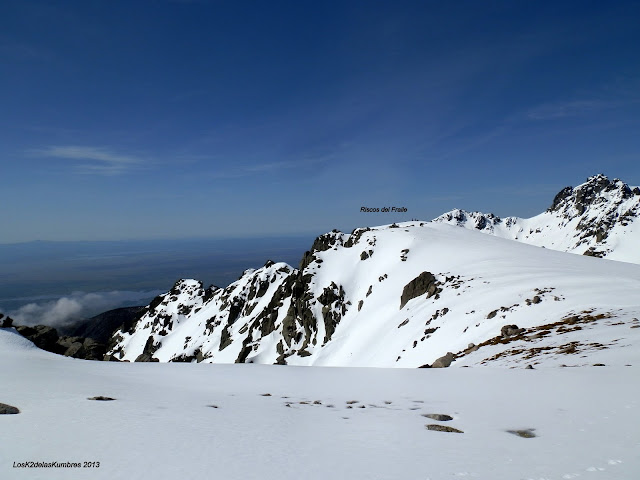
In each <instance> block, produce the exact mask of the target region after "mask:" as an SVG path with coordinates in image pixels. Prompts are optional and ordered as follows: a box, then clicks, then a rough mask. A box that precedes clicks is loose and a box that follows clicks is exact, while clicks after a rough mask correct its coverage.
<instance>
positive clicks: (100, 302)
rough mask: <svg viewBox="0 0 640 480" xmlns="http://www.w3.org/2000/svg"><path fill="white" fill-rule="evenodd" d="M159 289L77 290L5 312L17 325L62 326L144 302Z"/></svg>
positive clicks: (157, 292)
mask: <svg viewBox="0 0 640 480" xmlns="http://www.w3.org/2000/svg"><path fill="white" fill-rule="evenodd" d="M159 293H161V291H159V290H153V291H141V292H132V291H119V290H114V291H112V292H98V293H84V292H74V293H72V294H71V295H69V296H66V297H61V298H58V299H57V300H49V301H44V302H32V303H28V304H26V305H23V306H22V307H20V308H18V309H17V310H14V311H10V312H5V313H7V315H8V316H10V317H11V318H13V319H14V320H15V323H16V324H18V325H38V324H43V325H51V326H63V325H66V324H69V323H72V322H74V321H76V320H79V319H83V318H89V317H92V316H94V315H97V314H99V313H102V312H105V311H107V310H112V309H114V308H119V307H122V306H126V305H135V304H140V305H141V304H145V303H147V302H148V301H149V299H151V298H153V297H154V296H156V295H157V294H159Z"/></svg>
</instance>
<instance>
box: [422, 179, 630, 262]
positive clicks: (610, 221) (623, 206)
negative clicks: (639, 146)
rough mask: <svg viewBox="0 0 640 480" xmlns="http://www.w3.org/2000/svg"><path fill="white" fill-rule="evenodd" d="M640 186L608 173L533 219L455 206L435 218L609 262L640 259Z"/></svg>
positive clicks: (560, 198) (560, 196) (563, 193)
mask: <svg viewBox="0 0 640 480" xmlns="http://www.w3.org/2000/svg"><path fill="white" fill-rule="evenodd" d="M639 215H640V188H639V187H630V186H629V185H627V184H626V183H624V182H622V181H621V180H619V179H617V178H616V179H614V180H609V179H608V178H607V177H606V176H605V175H595V176H592V177H589V178H588V179H587V181H586V182H585V183H583V184H581V185H578V186H577V187H566V188H564V189H563V190H562V191H560V192H559V193H558V194H557V195H556V196H555V198H554V199H553V203H552V205H551V206H550V207H549V209H547V211H545V212H543V213H541V214H540V215H536V216H535V217H532V218H518V217H507V218H500V217H497V216H495V215H493V214H492V213H489V214H484V213H480V212H466V211H464V210H458V209H456V210H452V211H450V212H447V213H445V214H443V215H441V216H439V217H438V218H436V219H434V220H433V221H434V222H439V223H448V224H451V225H457V226H460V227H464V228H468V229H473V230H478V231H480V232H483V233H488V234H492V235H496V236H498V237H502V238H508V239H510V240H518V241H520V242H524V243H528V244H531V245H536V246H538V247H545V248H552V249H554V250H560V251H564V252H570V253H578V254H584V255H590V256H595V257H605V258H608V259H610V260H619V261H623V262H632V263H640V220H638V216H639Z"/></svg>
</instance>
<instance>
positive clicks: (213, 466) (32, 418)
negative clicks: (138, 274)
mask: <svg viewBox="0 0 640 480" xmlns="http://www.w3.org/2000/svg"><path fill="white" fill-rule="evenodd" d="M601 263H602V262H601ZM621 352H622V351H621ZM0 365H2V368H1V369H0V402H2V403H6V404H9V405H12V406H15V407H17V408H19V409H20V414H18V415H0V440H1V445H2V448H0V478H2V479H3V480H4V479H8V480H22V479H29V480H36V479H47V480H49V479H63V478H64V479H89V478H90V479H98V480H100V479H109V480H121V479H122V480H130V479H154V480H165V479H167V480H169V479H171V480H173V479H179V478H220V479H243V480H252V479H255V480H264V479H276V478H277V479H280V480H294V479H295V480H299V479H301V478H304V479H307V480H321V479H322V480H324V479H327V478H336V479H350V480H361V479H362V480H370V479H377V480H397V479H411V478H416V479H417V478H419V479H430V480H440V479H450V478H461V477H464V478H477V479H492V480H513V479H535V480H540V479H546V480H563V479H592V480H630V479H635V478H637V474H638V472H640V456H639V455H638V448H639V446H640V434H639V432H640V430H639V429H638V423H639V421H640V416H639V414H638V412H639V411H640V404H639V403H638V398H640V384H639V383H638V382H637V378H638V366H637V364H634V365H633V366H632V367H624V366H622V367H601V368H597V367H591V368H540V369H536V370H524V369H514V370H510V369H503V368H463V369H451V368H449V369H351V368H340V369H336V368H299V367H297V368H296V367H278V366H267V365H211V364H199V365H196V364H193V365H191V364H190V365H185V364H175V363H170V364H166V363H165V364H150V363H111V362H92V361H85V360H76V359H71V358H66V357H61V356H57V355H54V354H50V353H47V352H44V351H41V350H37V349H35V348H33V347H32V346H31V345H30V344H29V342H26V341H25V340H24V339H21V338H20V337H18V336H17V335H16V334H15V333H13V332H12V331H11V330H8V329H0ZM266 394H270V396H267V395H266ZM98 395H102V396H108V397H111V398H115V400H113V401H92V400H88V398H92V397H95V396H98ZM350 402H353V403H350ZM212 406H215V407H216V408H214V407H212ZM433 413H436V414H445V415H450V416H451V417H453V419H452V420H451V421H439V420H433V419H431V418H427V417H425V416H423V415H427V414H433ZM434 424H439V425H441V426H450V427H452V428H456V429H458V430H461V431H462V432H463V433H449V432H439V431H429V430H427V429H426V428H425V426H426V425H434ZM518 430H521V431H525V432H529V433H530V434H531V433H532V434H534V435H536V436H535V438H522V437H519V436H516V435H514V434H511V433H509V431H518ZM27 462H47V463H53V462H59V463H66V462H69V463H80V464H83V462H99V466H96V463H91V465H92V466H90V467H85V468H83V467H79V468H61V467H57V468H56V467H50V468H43V467H40V468H29V467H25V466H19V465H23V464H25V463H27ZM16 465H18V466H16ZM27 465H28V463H27Z"/></svg>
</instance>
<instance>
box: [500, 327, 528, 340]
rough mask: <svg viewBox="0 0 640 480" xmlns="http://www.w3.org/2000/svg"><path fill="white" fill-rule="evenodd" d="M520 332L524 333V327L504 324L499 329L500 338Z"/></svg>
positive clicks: (513, 335)
mask: <svg viewBox="0 0 640 480" xmlns="http://www.w3.org/2000/svg"><path fill="white" fill-rule="evenodd" d="M521 333H524V328H518V326H517V325H505V326H504V327H502V328H501V329H500V335H502V338H509V337H515V336H517V335H520V334H521Z"/></svg>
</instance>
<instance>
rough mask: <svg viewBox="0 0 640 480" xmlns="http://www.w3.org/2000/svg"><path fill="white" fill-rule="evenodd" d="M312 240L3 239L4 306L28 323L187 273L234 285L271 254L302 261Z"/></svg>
mask: <svg viewBox="0 0 640 480" xmlns="http://www.w3.org/2000/svg"><path fill="white" fill-rule="evenodd" d="M312 242H313V237H279V238H261V239H255V238H254V239H231V240H229V239H227V240H183V241H128V242H30V243H22V244H13V245H0V264H2V272H1V273H0V312H2V313H5V314H9V315H11V316H12V317H13V318H14V319H15V320H16V321H17V322H18V323H21V324H37V323H45V324H50V325H63V324H65V323H68V322H70V321H73V320H77V319H79V318H87V317H90V316H93V315H96V314H98V313H102V312H103V311H106V310H110V309H112V308H117V307H122V306H132V305H146V304H147V303H148V302H149V301H150V300H151V299H152V298H153V297H154V296H156V295H157V294H159V293H161V292H165V291H167V290H169V289H170V288H171V286H172V285H173V283H174V282H175V281H176V280H178V279H180V278H194V279H197V280H201V281H202V282H203V283H204V284H205V286H208V285H210V284H214V285H217V286H226V285H228V284H229V283H231V282H233V281H234V280H236V279H237V278H238V277H239V276H240V275H241V274H242V272H243V271H244V270H245V269H247V268H258V267H260V266H262V265H263V264H264V263H265V262H266V261H267V260H269V259H271V260H275V261H284V262H287V263H289V264H291V265H292V266H294V267H295V266H297V265H298V262H299V261H300V258H301V257H302V254H303V252H304V251H305V250H306V249H308V248H310V247H311V244H312Z"/></svg>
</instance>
